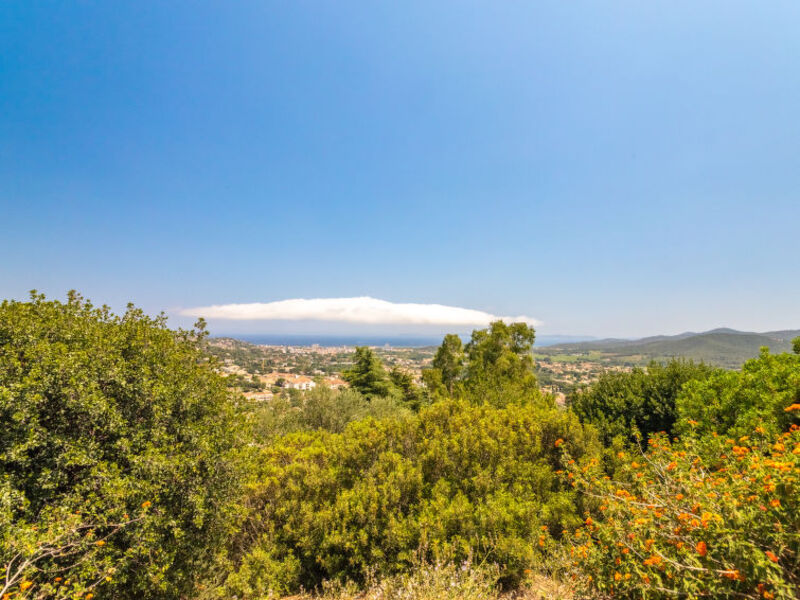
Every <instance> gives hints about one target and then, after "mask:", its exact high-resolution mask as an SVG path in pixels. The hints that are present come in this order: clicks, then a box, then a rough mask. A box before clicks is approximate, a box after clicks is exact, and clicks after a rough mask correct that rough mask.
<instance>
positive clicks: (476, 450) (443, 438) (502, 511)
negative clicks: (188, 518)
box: [230, 401, 599, 597]
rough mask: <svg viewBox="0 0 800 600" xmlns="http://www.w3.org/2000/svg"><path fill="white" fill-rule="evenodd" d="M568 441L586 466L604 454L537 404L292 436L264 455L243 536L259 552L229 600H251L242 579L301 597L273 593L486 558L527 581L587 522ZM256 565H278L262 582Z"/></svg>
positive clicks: (437, 412) (439, 412)
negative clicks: (572, 477) (569, 532)
mask: <svg viewBox="0 0 800 600" xmlns="http://www.w3.org/2000/svg"><path fill="white" fill-rule="evenodd" d="M560 438H565V439H570V440H571V443H572V444H573V446H574V449H575V450H574V452H575V456H576V458H577V459H578V460H579V461H580V462H583V460H584V458H585V456H592V455H595V454H596V453H597V452H598V450H599V446H598V444H597V442H596V439H595V437H594V435H593V434H592V433H591V432H589V431H586V430H584V428H583V427H581V425H580V424H579V422H578V420H577V419H576V418H575V417H574V416H573V415H572V414H571V413H569V412H563V411H557V410H555V409H547V408H542V407H538V406H536V405H530V404H529V405H522V406H513V407H508V408H504V409H501V408H493V407H491V406H489V405H481V406H471V405H469V404H467V403H464V402H455V401H447V402H440V403H437V404H435V405H433V406H431V407H428V408H423V409H422V411H421V412H420V413H419V414H418V415H409V416H407V417H405V418H402V419H391V420H380V421H375V420H371V419H367V420H363V421H357V422H354V423H351V424H350V425H349V426H348V427H347V428H346V429H345V431H344V432H343V433H342V434H331V433H328V432H314V433H303V434H295V435H290V436H287V437H285V438H283V439H282V440H281V441H279V442H278V443H276V444H275V445H274V446H272V447H270V448H269V449H267V450H266V451H265V454H264V457H263V460H262V467H263V469H264V472H263V473H262V475H261V476H260V477H259V480H260V484H259V485H258V486H257V488H256V489H255V490H254V493H253V496H252V498H251V499H250V501H249V504H250V505H251V506H252V507H253V516H252V518H251V522H250V523H249V524H248V526H247V528H246V531H248V539H251V540H256V542H255V545H254V546H252V547H250V548H249V550H247V551H246V552H245V553H244V555H243V556H241V557H240V558H239V559H238V564H239V565H242V567H240V569H239V570H238V572H237V573H236V574H235V575H233V576H232V578H231V580H230V586H231V587H230V593H231V594H233V595H237V596H239V597H250V596H247V584H246V583H245V580H246V579H247V577H246V573H245V572H243V571H242V568H246V569H247V570H248V572H254V571H256V570H257V571H258V572H259V573H284V572H293V573H296V574H297V576H296V578H295V580H294V581H293V582H292V583H291V585H288V584H287V583H286V582H285V581H283V580H280V581H279V580H275V581H273V582H272V583H270V587H272V588H273V589H275V590H276V591H278V590H280V591H287V590H294V589H297V588H298V587H299V586H300V585H303V586H306V587H313V586H316V585H319V584H320V583H321V582H322V581H324V580H326V579H331V578H333V579H341V580H345V579H354V580H363V579H364V577H365V576H366V574H367V573H368V572H369V571H370V570H371V569H374V570H377V572H378V573H383V574H387V573H397V572H402V571H403V570H405V569H408V568H409V567H410V566H411V565H412V564H413V562H414V560H416V559H417V558H419V557H420V556H421V557H423V558H427V559H432V560H436V559H439V558H443V559H447V560H455V561H460V560H463V559H467V558H470V557H479V558H480V559H481V560H486V561H489V562H492V563H496V564H498V565H499V566H500V568H501V576H502V578H503V580H504V581H506V582H509V583H513V582H516V581H519V579H520V578H521V576H522V573H523V571H524V569H525V568H526V567H528V566H529V565H531V564H532V563H534V562H536V561H537V560H540V558H541V556H542V552H544V551H546V550H547V549H548V548H550V547H551V546H552V545H553V544H555V541H554V538H558V537H559V536H560V535H561V533H562V531H563V530H564V529H565V528H567V527H571V526H574V525H575V524H576V523H577V522H578V516H577V515H578V514H579V513H578V511H579V510H580V502H579V500H578V499H577V498H576V496H575V494H574V492H573V490H572V488H571V486H569V485H567V484H565V483H564V482H562V481H561V480H560V478H559V477H558V476H557V474H556V472H555V471H556V470H557V469H559V468H561V467H563V465H562V464H561V458H560V452H559V451H558V450H557V447H556V446H557V444H556V442H557V440H559V439H560ZM256 552H257V553H259V556H261V557H263V560H264V561H267V562H269V565H267V566H264V567H259V568H258V569H256V567H254V564H253V563H254V560H255V559H254V553H256ZM256 562H258V561H256ZM283 564H286V565H287V571H282V569H281V565H283ZM298 564H299V569H296V568H295V567H296V565H298Z"/></svg>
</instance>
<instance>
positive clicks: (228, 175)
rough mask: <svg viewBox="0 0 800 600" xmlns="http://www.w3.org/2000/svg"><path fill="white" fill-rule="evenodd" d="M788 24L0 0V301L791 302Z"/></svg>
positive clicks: (795, 47) (179, 305)
mask: <svg viewBox="0 0 800 600" xmlns="http://www.w3.org/2000/svg"><path fill="white" fill-rule="evenodd" d="M798 27H800V4H798V3H797V2H770V3H755V2H735V1H734V2H731V1H726V2H703V3H697V2H646V3H644V2H638V1H637V2H633V1H631V2H563V1H557V2H507V3H498V2H492V3H490V2H481V3H472V2H430V1H425V2H401V3H376V2H363V3H361V2H303V1H294V2H264V1H259V2H236V3H230V2H169V3H165V2H156V1H154V2H143V1H140V2H136V3H116V2H80V3H35V2H27V1H19V2H4V3H2V4H0V256H1V257H2V258H0V297H4V298H8V297H11V298H23V297H24V296H25V295H26V292H27V290H29V289H31V288H36V289H39V290H41V291H44V292H45V293H47V294H48V295H52V296H55V297H63V295H64V293H65V292H66V290H68V289H70V288H76V289H78V290H80V291H81V292H82V293H83V294H84V295H85V296H88V297H90V298H91V299H92V300H94V301H95V302H97V303H108V304H110V305H112V306H113V307H115V308H122V307H124V305H125V303H127V302H128V301H134V302H136V303H137V304H138V305H140V306H142V307H143V308H145V309H146V310H147V311H149V312H157V311H160V310H165V311H167V312H169V313H170V314H172V315H176V316H175V317H174V319H173V320H174V322H175V323H185V322H189V321H190V319H189V318H188V317H179V316H177V315H178V312H179V311H180V309H185V308H187V307H198V306H200V307H205V306H210V305H215V304H237V303H250V302H264V303H268V302H274V301H280V300H287V299H295V298H349V297H356V296H370V297H373V298H377V299H381V300H387V301H390V302H395V303H421V304H427V303H437V304H443V305H448V306H455V307H464V308H468V309H474V310H476V311H485V312H486V313H490V314H493V315H528V316H530V317H532V318H534V319H536V320H537V321H540V322H541V324H540V325H539V327H538V328H539V330H540V331H541V332H542V333H549V334H588V335H625V336H635V335H646V334H652V333H677V332H680V331H684V330H702V329H710V328H712V327H717V326H730V327H737V328H741V329H749V330H768V329H783V328H798V327H800V249H799V248H798V239H800V69H798V66H797V57H798V56H800V36H798V35H797V31H798ZM317 325H318V324H316V323H311V324H309V323H304V322H288V323H283V322H274V321H262V322H246V323H245V322H235V323H234V322H231V321H224V320H220V321H218V322H217V321H214V322H212V326H213V329H214V330H215V331H225V330H230V331H234V330H241V329H242V328H245V329H248V330H249V329H252V330H253V331H273V330H276V331H277V330H283V331H292V330H294V329H297V330H301V329H302V330H304V331H308V330H312V331H313V330H314V328H315V327H317ZM351 326H352V325H348V324H345V323H340V324H338V325H325V327H332V328H333V329H336V328H337V327H338V328H340V329H341V330H343V331H344V330H347V329H348V327H351ZM320 327H322V325H320ZM369 327H372V326H369ZM237 328H238V329H237Z"/></svg>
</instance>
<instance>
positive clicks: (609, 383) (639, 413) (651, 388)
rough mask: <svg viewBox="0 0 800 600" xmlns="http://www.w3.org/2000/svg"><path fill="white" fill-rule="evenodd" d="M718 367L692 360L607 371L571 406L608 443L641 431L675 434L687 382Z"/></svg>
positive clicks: (630, 438) (572, 400)
mask: <svg viewBox="0 0 800 600" xmlns="http://www.w3.org/2000/svg"><path fill="white" fill-rule="evenodd" d="M714 372H715V370H714V369H712V368H710V367H708V366H706V365H704V364H694V363H693V362H691V361H683V360H673V361H670V362H669V363H667V364H666V365H661V364H659V363H657V362H652V363H650V365H649V366H648V367H647V369H646V370H645V369H640V368H635V369H634V370H633V371H631V372H630V373H620V372H613V371H611V372H607V373H604V374H603V375H602V376H601V377H600V379H599V380H598V381H597V383H595V384H594V385H592V386H591V387H590V388H588V389H585V390H581V391H578V392H576V393H575V394H574V395H572V396H571V398H570V406H571V407H572V409H573V410H574V411H575V413H576V414H577V415H578V417H580V419H581V421H583V422H584V423H591V424H592V425H594V426H595V427H597V429H598V430H599V431H600V435H601V436H602V438H603V441H604V442H605V443H606V444H610V443H611V441H612V440H613V439H614V438H616V437H620V438H623V439H625V440H627V441H633V440H634V439H636V436H637V434H638V435H641V436H644V437H645V438H646V437H647V436H648V435H650V434H653V433H657V432H659V431H665V432H667V433H671V432H672V431H673V427H674V425H675V420H676V418H677V410H676V407H675V400H676V398H677V396H678V394H679V393H680V391H681V388H682V387H683V385H684V384H686V383H687V382H689V381H694V380H699V381H703V380H705V379H706V378H708V377H709V376H710V375H711V374H712V373H714Z"/></svg>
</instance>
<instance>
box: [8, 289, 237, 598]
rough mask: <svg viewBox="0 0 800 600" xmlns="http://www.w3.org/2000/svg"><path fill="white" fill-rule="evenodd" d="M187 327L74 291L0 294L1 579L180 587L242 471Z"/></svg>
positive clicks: (228, 423)
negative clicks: (1, 298) (112, 307)
mask: <svg viewBox="0 0 800 600" xmlns="http://www.w3.org/2000/svg"><path fill="white" fill-rule="evenodd" d="M201 340H202V332H200V331H181V332H174V331H170V330H169V329H167V327H166V325H165V323H164V319H163V318H156V319H151V318H148V317H146V316H145V315H143V314H142V313H141V311H139V310H136V309H134V308H132V307H131V308H129V309H128V311H127V312H126V313H125V314H124V315H123V316H115V315H113V314H111V313H110V312H109V310H108V309H107V308H94V307H92V306H91V305H90V304H89V303H87V302H84V301H83V300H82V299H81V298H80V296H78V295H76V294H71V295H70V297H69V301H68V302H66V303H61V302H52V301H46V300H45V299H44V297H43V296H40V295H36V294H33V295H32V298H31V301H30V302H9V301H6V302H3V303H2V305H0V423H2V428H0V474H1V475H2V480H1V481H0V562H2V564H3V566H4V567H5V568H4V571H5V575H6V577H5V582H4V584H3V585H4V589H3V593H8V594H17V595H19V594H20V593H22V592H24V594H25V595H27V597H43V598H44V597H70V598H72V597H78V596H80V597H84V596H85V595H86V594H92V595H94V596H96V597H98V598H99V597H107V598H120V597H127V598H132V597H137V596H140V597H141V596H143V597H146V598H162V597H163V598H176V597H179V596H186V595H190V594H192V593H193V590H194V589H195V584H196V582H197V580H198V575H199V574H202V573H203V572H204V571H206V570H207V569H211V568H212V566H213V565H214V564H215V563H216V562H217V559H218V555H219V554H220V553H221V551H223V550H224V548H225V546H226V543H227V540H228V539H229V537H230V534H231V526H232V523H233V517H234V507H233V504H232V500H235V499H236V498H237V496H238V489H239V482H240V471H239V470H238V467H237V464H236V460H235V459H236V456H235V451H236V447H237V445H238V434H237V431H239V429H238V425H237V418H236V414H235V409H234V406H233V404H232V403H231V401H230V398H229V397H228V394H227V392H226V389H225V385H224V382H223V381H222V380H221V378H220V377H218V376H217V375H216V374H215V373H213V372H212V370H211V369H210V368H209V366H208V364H207V361H206V359H205V358H204V355H203V353H202V352H201V350H200V348H199V344H200V341H201ZM57 578H58V579H57ZM67 581H69V584H68V585H66V582H67ZM17 595H14V596H13V597H14V598H17V597H18V596H17ZM86 597H88V596H86Z"/></svg>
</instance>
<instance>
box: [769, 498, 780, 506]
mask: <svg viewBox="0 0 800 600" xmlns="http://www.w3.org/2000/svg"><path fill="white" fill-rule="evenodd" d="M769 505H770V506H771V507H772V508H778V507H779V506H780V505H781V501H780V500H778V499H777V498H774V499H772V500H770V501H769Z"/></svg>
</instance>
